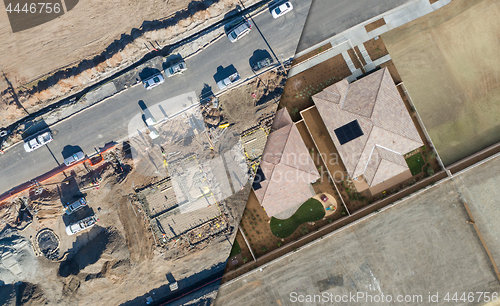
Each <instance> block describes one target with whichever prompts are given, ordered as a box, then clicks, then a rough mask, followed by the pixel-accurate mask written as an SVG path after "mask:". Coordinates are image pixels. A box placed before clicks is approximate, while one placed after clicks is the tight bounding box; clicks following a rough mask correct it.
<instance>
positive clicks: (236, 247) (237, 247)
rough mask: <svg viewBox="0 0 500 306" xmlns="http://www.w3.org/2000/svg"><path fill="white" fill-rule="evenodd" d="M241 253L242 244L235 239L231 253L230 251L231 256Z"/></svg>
mask: <svg viewBox="0 0 500 306" xmlns="http://www.w3.org/2000/svg"><path fill="white" fill-rule="evenodd" d="M240 253H241V247H240V244H239V243H238V240H236V239H235V240H234V243H233V248H232V249H231V253H229V258H231V257H233V256H236V255H238V254H240Z"/></svg>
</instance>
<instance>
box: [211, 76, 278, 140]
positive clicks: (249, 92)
mask: <svg viewBox="0 0 500 306" xmlns="http://www.w3.org/2000/svg"><path fill="white" fill-rule="evenodd" d="M285 80H286V76H285V75H284V74H283V73H280V72H275V71H270V72H267V73H264V74H261V75H260V76H259V77H257V78H255V79H254V80H253V81H251V82H250V83H248V84H245V85H243V86H238V87H236V88H234V89H232V90H230V91H229V92H227V93H225V94H224V95H222V96H221V97H220V98H219V105H220V109H221V113H222V116H223V117H224V118H225V119H226V120H227V121H228V123H230V124H234V128H235V129H236V130H237V131H238V133H242V132H243V131H246V130H248V129H250V128H252V127H255V126H257V125H259V124H261V123H262V122H261V121H262V120H266V119H267V121H268V122H267V123H269V124H272V119H273V117H274V116H272V115H273V114H274V113H275V112H276V108H277V107H278V102H279V98H280V95H281V94H282V92H283V86H285ZM269 116H272V117H269ZM242 118H245V120H241V119H242ZM269 126H270V125H269Z"/></svg>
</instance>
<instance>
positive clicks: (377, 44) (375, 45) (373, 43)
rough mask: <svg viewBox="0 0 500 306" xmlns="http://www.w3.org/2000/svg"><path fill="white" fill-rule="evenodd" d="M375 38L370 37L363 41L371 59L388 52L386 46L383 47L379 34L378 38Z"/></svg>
mask: <svg viewBox="0 0 500 306" xmlns="http://www.w3.org/2000/svg"><path fill="white" fill-rule="evenodd" d="M375 38H377V37H375ZM375 38H372V39H370V40H368V41H365V42H364V43H363V45H364V46H365V49H366V51H367V52H368V55H369V56H370V58H371V60H372V61H374V60H376V59H379V58H381V57H382V56H384V55H387V54H389V52H387V48H386V47H385V44H384V41H383V40H382V38H381V37H380V36H378V39H375Z"/></svg>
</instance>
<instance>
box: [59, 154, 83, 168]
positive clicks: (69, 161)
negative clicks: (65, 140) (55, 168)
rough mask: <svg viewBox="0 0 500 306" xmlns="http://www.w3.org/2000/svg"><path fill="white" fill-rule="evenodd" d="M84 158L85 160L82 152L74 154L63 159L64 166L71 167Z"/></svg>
mask: <svg viewBox="0 0 500 306" xmlns="http://www.w3.org/2000/svg"><path fill="white" fill-rule="evenodd" d="M84 158H85V154H84V153H83V152H82V151H80V152H76V153H75V154H73V155H71V156H70V157H67V158H65V159H64V164H65V165H66V166H71V165H72V164H74V163H76V162H79V161H81V160H82V159H84Z"/></svg>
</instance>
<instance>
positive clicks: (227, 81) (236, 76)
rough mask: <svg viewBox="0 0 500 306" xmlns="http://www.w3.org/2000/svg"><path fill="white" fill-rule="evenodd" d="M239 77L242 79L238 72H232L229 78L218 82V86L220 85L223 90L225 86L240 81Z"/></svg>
mask: <svg viewBox="0 0 500 306" xmlns="http://www.w3.org/2000/svg"><path fill="white" fill-rule="evenodd" d="M239 79H240V75H239V74H238V72H235V73H233V74H231V75H230V76H228V77H227V78H225V79H223V80H220V81H219V82H217V86H218V87H219V89H220V90H223V89H224V88H226V87H227V86H229V85H231V84H233V83H234V82H236V81H238V80H239Z"/></svg>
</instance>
